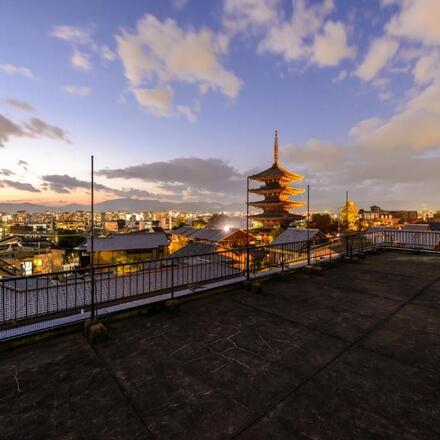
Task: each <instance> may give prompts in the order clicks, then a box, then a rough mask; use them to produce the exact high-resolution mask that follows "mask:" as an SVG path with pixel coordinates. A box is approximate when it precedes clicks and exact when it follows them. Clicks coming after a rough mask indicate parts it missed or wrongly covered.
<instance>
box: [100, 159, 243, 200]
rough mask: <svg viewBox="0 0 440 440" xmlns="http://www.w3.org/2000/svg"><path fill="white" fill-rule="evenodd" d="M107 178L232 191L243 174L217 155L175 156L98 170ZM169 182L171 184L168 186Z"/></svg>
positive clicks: (241, 179) (219, 191) (174, 187)
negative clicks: (167, 159)
mask: <svg viewBox="0 0 440 440" xmlns="http://www.w3.org/2000/svg"><path fill="white" fill-rule="evenodd" d="M97 174H98V175H101V176H105V177H106V178H108V179H116V178H119V179H137V180H141V181H144V182H151V183H159V184H160V185H167V186H166V189H169V190H170V189H171V190H172V189H176V188H177V187H179V186H180V187H183V186H189V187H193V188H197V189H199V190H206V191H209V192H215V193H232V192H234V191H237V189H238V188H241V189H242V187H243V182H244V179H245V178H244V176H243V174H242V173H240V172H239V171H237V170H236V169H235V168H234V167H232V166H230V165H229V164H227V163H226V162H225V161H223V160H221V159H200V158H195V157H190V158H183V157H182V158H176V159H172V160H169V161H167V162H153V163H149V164H146V163H143V164H140V165H135V166H131V167H127V168H119V169H105V170H100V171H99V172H98V173H97ZM170 185H171V186H170Z"/></svg>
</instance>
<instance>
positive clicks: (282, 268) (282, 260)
mask: <svg viewBox="0 0 440 440" xmlns="http://www.w3.org/2000/svg"><path fill="white" fill-rule="evenodd" d="M281 272H284V244H282V245H281Z"/></svg>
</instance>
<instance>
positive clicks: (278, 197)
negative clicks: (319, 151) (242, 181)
mask: <svg viewBox="0 0 440 440" xmlns="http://www.w3.org/2000/svg"><path fill="white" fill-rule="evenodd" d="M249 179H250V180H254V181H257V182H260V183H261V184H262V185H261V186H260V187H259V188H255V189H250V190H249V192H250V193H253V194H257V195H260V196H264V199H263V200H259V201H257V202H250V203H249V205H250V206H253V207H255V208H261V209H262V210H263V212H262V213H260V214H254V215H251V218H253V219H254V220H258V221H260V222H261V223H262V224H263V226H262V227H261V228H259V231H258V232H259V233H260V234H261V235H262V236H263V240H264V241H269V240H270V232H271V230H272V229H273V228H274V227H275V226H281V227H282V228H283V229H284V228H286V227H287V226H288V225H289V223H290V222H292V221H294V220H300V219H302V218H303V216H300V215H296V214H291V213H290V210H291V209H295V208H298V207H300V206H303V205H304V203H303V202H296V201H293V200H290V199H289V197H290V196H295V195H298V194H302V193H303V192H304V189H297V188H292V187H291V186H290V185H289V184H290V182H294V181H299V180H302V179H303V176H300V175H299V174H295V173H292V172H290V171H288V170H286V169H285V168H283V167H281V166H280V164H279V159H278V132H277V130H275V140H274V163H273V165H272V166H271V167H270V168H268V169H267V170H264V171H262V172H260V173H257V174H254V175H252V176H249Z"/></svg>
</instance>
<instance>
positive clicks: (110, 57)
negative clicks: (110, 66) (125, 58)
mask: <svg viewBox="0 0 440 440" xmlns="http://www.w3.org/2000/svg"><path fill="white" fill-rule="evenodd" d="M99 52H100V54H101V58H102V59H103V60H106V61H114V60H116V58H117V55H116V54H115V53H114V52H113V51H112V50H111V49H110V48H109V47H108V46H106V45H104V46H101V47H100V48H99Z"/></svg>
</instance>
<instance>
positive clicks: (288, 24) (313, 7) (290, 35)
mask: <svg viewBox="0 0 440 440" xmlns="http://www.w3.org/2000/svg"><path fill="white" fill-rule="evenodd" d="M334 8H335V6H334V3H333V0H323V1H322V2H320V3H313V4H312V3H311V2H307V1H306V0H297V1H296V2H294V4H293V11H292V15H291V17H290V19H281V18H279V17H278V19H277V20H275V19H273V20H272V22H271V25H270V27H269V28H268V29H267V31H266V33H265V36H264V38H263V40H262V41H261V42H260V43H259V46H258V52H260V53H264V52H269V53H273V54H276V55H281V56H282V57H283V58H284V60H286V61H289V62H291V61H307V62H310V63H312V64H315V65H318V66H321V67H325V66H336V65H338V64H339V63H340V62H341V61H342V60H344V59H346V58H353V57H354V55H355V53H356V50H355V48H354V47H351V46H349V44H348V39H347V30H346V28H345V25H344V24H343V23H342V22H339V21H338V22H336V21H332V20H327V16H328V15H329V14H330V13H331V12H332V11H333V10H334Z"/></svg>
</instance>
